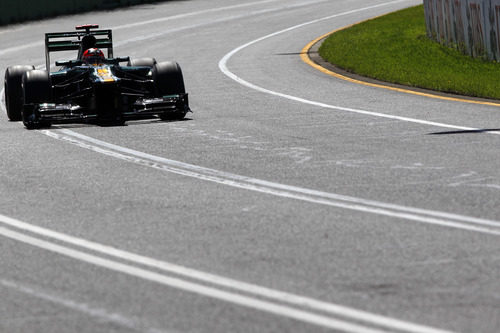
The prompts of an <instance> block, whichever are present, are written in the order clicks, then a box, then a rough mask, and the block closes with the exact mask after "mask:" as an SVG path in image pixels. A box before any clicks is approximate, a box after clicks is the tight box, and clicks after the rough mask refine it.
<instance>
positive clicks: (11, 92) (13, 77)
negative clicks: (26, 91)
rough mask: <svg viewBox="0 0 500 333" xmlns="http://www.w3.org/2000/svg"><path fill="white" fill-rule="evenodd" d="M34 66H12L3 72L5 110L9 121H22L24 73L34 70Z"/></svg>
mask: <svg viewBox="0 0 500 333" xmlns="http://www.w3.org/2000/svg"><path fill="white" fill-rule="evenodd" d="M34 69H35V67H34V66H12V67H9V68H7V70H6V71H5V82H4V87H5V108H6V109H7V117H8V118H9V120H10V121H19V120H22V110H23V88H22V85H21V83H22V79H23V75H24V73H26V72H28V71H31V70H34Z"/></svg>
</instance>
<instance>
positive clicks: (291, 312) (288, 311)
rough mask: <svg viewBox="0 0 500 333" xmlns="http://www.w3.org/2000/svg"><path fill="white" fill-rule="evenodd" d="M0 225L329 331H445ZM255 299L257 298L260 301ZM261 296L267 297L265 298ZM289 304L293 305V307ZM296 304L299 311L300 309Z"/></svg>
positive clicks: (58, 248) (48, 245)
mask: <svg viewBox="0 0 500 333" xmlns="http://www.w3.org/2000/svg"><path fill="white" fill-rule="evenodd" d="M0 223H2V224H4V225H7V226H9V227H13V228H16V229H19V230H21V231H23V232H29V233H32V234H35V235H37V236H39V237H40V236H41V237H44V238H49V239H50V240H55V241H58V242H64V243H67V244H71V245H73V246H77V247H78V248H81V249H84V250H87V251H92V253H94V254H89V253H86V252H82V251H81V250H77V249H73V248H69V247H67V246H63V245H59V244H56V243H54V242H52V241H47V240H43V239H40V238H35V237H32V236H28V235H25V234H24V233H19V232H17V231H13V230H11V229H8V228H4V227H0V234H1V235H3V236H5V237H8V238H11V239H15V240H17V241H20V242H23V243H26V244H30V245H33V246H36V247H39V248H43V249H45V250H48V251H52V252H55V253H58V254H61V255H65V256H68V257H71V258H74V259H77V260H80V261H84V262H87V263H90V264H94V265H97V266H101V267H104V268H107V269H111V270H114V271H118V272H122V273H125V274H129V275H133V276H136V277H139V278H142V279H146V280H149V281H153V282H157V283H161V284H164V285H167V286H170V287H173V288H177V289H182V290H185V291H188V292H192V293H196V294H199V295H203V296H207V297H211V298H216V299H219V300H223V301H227V302H230V303H234V304H238V305H241V306H245V307H250V308H254V309H257V310H261V311H265V312H270V313H273V314H276V315H280V316H285V317H289V318H293V319H296V320H299V321H303V322H307V323H311V324H315V325H320V326H325V327H328V328H332V329H339V330H342V331H346V332H377V333H380V332H381V331H380V329H382V331H387V330H391V331H397V332H412V333H444V332H447V331H444V330H439V329H435V328H431V327H428V326H423V325H417V324H413V323H409V322H405V321H401V320H397V319H392V318H389V317H384V316H379V315H376V314H372V313H369V312H364V311H360V310H356V309H352V308H348V307H345V306H341V305H337V304H333V303H327V302H322V301H318V300H315V299H311V298H307V297H302V296H297V295H294V294H290V293H285V292H281V291H277V290H273V289H268V288H265V287H260V286H257V285H252V284H248V283H244V282H240V281H236V280H232V279H228V278H224V277H221V276H217V275H213V274H208V273H204V272H201V271H196V270H193V269H189V268H186V267H182V266H178V265H175V264H171V263H167V262H163V261H159V260H155V259H152V258H148V257H144V256H140V255H137V254H134V253H130V252H126V251H122V250H118V249H116V248H113V247H110V246H106V245H102V244H98V243H95V242H90V241H87V240H84V239H81V238H77V237H73V236H69V235H65V234H62V233H59V232H56V231H53V230H49V229H45V228H41V227H37V226H34V225H31V224H28V223H25V222H21V221H19V220H15V219H12V218H9V217H7V216H3V215H0ZM97 254H99V255H102V256H105V257H114V258H118V259H121V260H126V261H128V262H131V263H133V264H136V265H141V266H143V267H144V266H146V267H150V268H154V269H158V270H161V271H164V272H168V273H170V274H176V275H178V276H182V277H185V278H189V279H190V280H195V281H200V282H203V283H206V284H210V285H212V286H216V287H218V288H221V287H224V288H229V289H232V290H234V291H237V292H239V293H244V294H246V295H242V294H235V293H234V292H231V291H223V290H219V289H216V288H215V287H210V286H207V285H201V284H199V283H198V282H187V281H185V280H182V279H179V278H175V277H170V276H166V275H164V274H161V273H157V272H153V271H149V270H145V269H142V268H138V267H136V266H132V265H130V264H126V263H122V262H117V261H114V260H111V259H107V258H105V257H100V256H98V255H97ZM256 297H258V299H257V298H256ZM262 299H267V301H266V300H262ZM274 302H278V303H274ZM279 303H281V304H279ZM283 304H288V305H283ZM291 306H293V308H292V307H291ZM299 308H300V309H302V310H300V309H299ZM310 311H318V312H321V313H323V314H329V315H334V316H337V317H341V318H330V317H326V316H325V315H318V314H316V313H312V312H310ZM353 322H355V323H353ZM356 323H357V324H356Z"/></svg>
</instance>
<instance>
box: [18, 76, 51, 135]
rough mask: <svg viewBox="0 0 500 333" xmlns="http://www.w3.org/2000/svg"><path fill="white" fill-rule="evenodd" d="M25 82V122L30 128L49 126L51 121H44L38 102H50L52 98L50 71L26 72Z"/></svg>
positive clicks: (23, 114)
mask: <svg viewBox="0 0 500 333" xmlns="http://www.w3.org/2000/svg"><path fill="white" fill-rule="evenodd" d="M22 82H23V102H24V105H23V112H22V118H23V124H24V126H26V128H28V129H36V128H40V127H48V126H50V123H48V122H42V121H41V120H40V114H39V111H38V106H37V104H41V103H48V102H50V101H51V100H52V98H51V88H52V87H51V85H50V76H49V73H48V72H47V71H45V70H33V71H29V72H26V73H25V74H24V75H23V78H22Z"/></svg>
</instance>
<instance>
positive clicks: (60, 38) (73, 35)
mask: <svg viewBox="0 0 500 333" xmlns="http://www.w3.org/2000/svg"><path fill="white" fill-rule="evenodd" d="M94 27H96V26H79V27H77V29H78V30H83V29H85V31H72V32H51V33H46V34H45V61H46V66H47V71H48V72H50V53H51V52H59V51H72V50H78V51H79V54H78V58H80V57H81V54H80V53H82V52H83V51H85V50H82V49H81V47H80V46H81V45H82V41H83V39H84V37H85V36H93V38H95V44H94V45H92V46H90V47H96V48H98V49H103V50H104V49H105V50H107V52H108V58H113V34H112V31H111V30H90V29H92V28H94ZM85 38H88V37H85ZM90 38H92V37H90Z"/></svg>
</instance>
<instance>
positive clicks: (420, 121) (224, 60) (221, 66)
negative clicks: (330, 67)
mask: <svg viewBox="0 0 500 333" xmlns="http://www.w3.org/2000/svg"><path fill="white" fill-rule="evenodd" d="M406 1H408V0H396V1H390V2H386V3H382V4H378V5H375V6H369V7H364V8H359V9H355V10H350V11H347V12H343V13H338V14H335V15H330V16H327V17H323V18H320V19H316V20H312V21H309V22H305V23H302V24H298V25H295V26H292V27H289V28H287V29H283V30H280V31H277V32H274V33H271V34H269V35H266V36H263V37H260V38H258V39H255V40H253V41H251V42H248V43H246V44H244V45H241V46H239V47H237V48H235V49H233V50H232V51H231V52H229V53H228V54H226V55H225V56H224V57H223V58H222V59H221V60H220V61H219V69H220V70H221V71H222V72H223V73H224V74H225V75H226V76H228V77H229V78H231V79H232V80H234V81H236V82H238V83H239V84H241V85H243V86H245V87H247V88H250V89H253V90H256V91H260V92H262V93H265V94H270V95H273V96H277V97H282V98H285V99H288V100H292V101H295V102H299V103H303V104H308V105H312V106H317V107H320V108H326V109H332V110H338V111H345V112H351V113H357V114H362V115H367V116H373V117H381V118H388V119H393V120H399V121H404V122H411V123H416V124H421V125H429V126H435V127H442V128H450V129H454V130H463V131H478V130H480V129H479V128H474V127H466V126H458V125H451V124H445V123H439V122H434V121H427V120H423V119H417V118H410V117H402V116H395V115H391V114H386V113H380V112H373V111H367V110H361V109H354V108H347V107H342V106H337V105H331V104H326V103H321V102H317V101H312V100H308V99H305V98H301V97H297V96H292V95H287V94H284V93H280V92H277V91H273V90H269V89H266V88H263V87H260V86H257V85H255V84H253V83H250V82H248V81H246V80H244V79H242V78H241V77H239V76H238V75H236V74H235V73H233V72H231V71H230V70H229V69H228V67H227V63H228V61H229V60H230V59H231V58H232V57H233V56H234V55H235V54H236V53H238V52H240V51H241V50H243V49H245V48H247V47H249V46H251V45H254V44H257V43H259V42H261V41H263V40H266V39H269V38H272V37H275V36H278V35H281V34H284V33H286V32H290V31H292V30H296V29H299V28H302V27H305V26H307V25H311V24H315V23H319V22H321V21H326V20H331V19H333V18H337V17H340V16H345V15H349V14H353V13H357V12H361V11H366V10H369V9H373V8H377V7H382V6H387V5H391V4H396V3H401V2H406ZM487 133H488V134H495V135H499V134H500V132H498V131H490V132H487Z"/></svg>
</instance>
